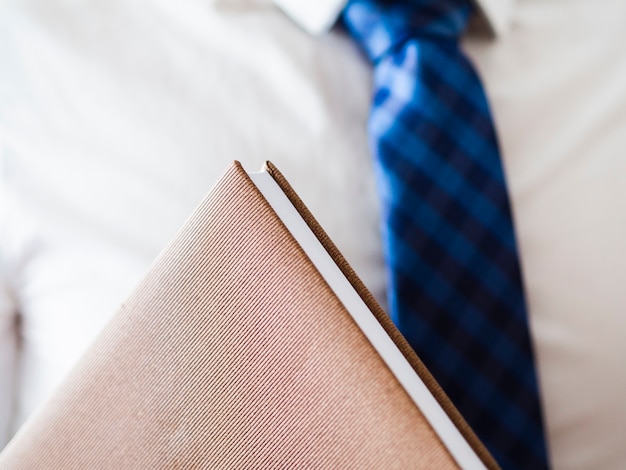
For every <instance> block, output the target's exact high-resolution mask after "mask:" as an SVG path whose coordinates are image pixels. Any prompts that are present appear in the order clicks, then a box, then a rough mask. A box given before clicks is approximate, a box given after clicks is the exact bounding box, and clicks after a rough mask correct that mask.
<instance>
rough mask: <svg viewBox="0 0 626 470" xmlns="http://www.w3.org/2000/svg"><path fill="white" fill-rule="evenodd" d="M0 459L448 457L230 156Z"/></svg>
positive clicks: (118, 463) (363, 463) (198, 462)
mask: <svg viewBox="0 0 626 470" xmlns="http://www.w3.org/2000/svg"><path fill="white" fill-rule="evenodd" d="M0 467H2V468H7V469H9V468H10V469H21V468H23V469H28V468H76V469H79V468H157V467H158V468H164V467H178V468H180V467H184V468H190V467H203V468H424V469H427V468H456V464H455V463H454V461H453V460H452V457H451V456H450V454H449V453H448V452H447V450H446V448H445V447H444V446H443V444H442V443H441V441H440V440H439V439H438V437H437V436H436V435H435V434H434V432H433V430H432V428H431V427H430V425H429V424H428V423H427V421H426V420H425V419H424V417H423V415H422V414H421V413H420V412H419V410H418V408H417V407H415V405H414V404H413V402H412V401H411V399H410V398H409V396H408V395H407V394H406V393H405V392H404V389H403V388H402V387H401V386H400V384H399V383H398V382H397V381H396V380H395V378H394V376H393V375H392V374H391V372H390V371H389V369H387V367H386V366H385V364H384V363H383V361H382V359H381V358H380V356H379V355H378V353H377V352H376V351H375V350H374V349H373V347H372V346H371V345H370V343H369V342H368V341H367V339H366V338H365V336H364V335H363V334H362V333H361V331H360V329H359V328H358V327H357V325H356V324H355V323H354V321H353V320H352V317H350V315H349V314H348V312H347V311H346V310H345V309H344V308H343V306H342V304H341V303H340V302H339V300H338V299H337V298H336V297H335V295H334V294H333V292H332V290H331V289H330V288H329V287H328V285H327V284H326V283H325V281H324V280H323V278H322V277H321V275H320V274H319V273H318V272H317V270H316V269H315V268H314V266H313V265H312V263H311V262H310V261H309V260H308V258H307V257H306V255H305V254H304V252H303V251H302V250H301V249H300V247H299V246H298V245H297V243H296V242H295V240H294V239H293V237H291V235H290V234H289V233H288V232H287V231H286V229H285V227H284V225H282V223H281V222H280V221H279V219H278V218H277V216H276V215H275V214H274V212H273V211H272V209H271V208H270V207H269V205H268V204H267V203H266V202H265V200H264V199H263V197H262V196H261V195H260V193H259V192H258V191H257V190H256V188H255V187H254V185H253V183H252V182H251V181H250V179H249V178H248V177H247V176H246V174H245V172H244V171H243V170H242V169H241V167H240V166H235V165H233V166H232V167H231V168H230V169H229V170H228V171H227V172H226V173H225V175H224V177H223V178H222V179H221V180H220V181H219V182H218V184H217V185H216V186H215V187H214V189H213V190H212V191H211V193H210V195H209V196H208V197H207V199H206V200H205V201H204V202H203V203H202V204H201V205H200V207H199V208H198V209H197V210H196V212H195V213H194V214H193V215H192V217H191V218H190V220H189V221H188V223H187V224H186V225H185V227H184V228H183V229H182V230H181V232H180V233H179V234H178V235H177V237H176V238H175V239H174V240H173V242H172V243H171V244H170V245H169V247H168V248H167V249H166V250H165V251H164V252H163V253H162V254H161V255H160V256H159V258H158V259H157V261H156V262H155V263H154V265H153V266H152V267H151V269H150V270H149V272H148V274H147V275H146V277H145V278H144V279H143V280H142V282H141V283H140V285H139V287H138V288H137V290H136V291H135V292H134V293H133V294H132V295H131V297H130V298H129V299H128V300H127V301H126V302H125V303H124V305H123V307H122V309H121V310H120V312H119V313H118V314H117V316H116V317H115V318H114V320H113V321H112V323H111V324H110V325H109V326H108V327H107V328H106V329H105V331H104V333H103V334H102V336H101V337H100V338H98V339H97V340H96V342H95V343H94V345H93V346H91V347H90V349H89V351H88V352H87V354H86V356H85V358H84V359H83V360H82V361H81V362H80V364H79V366H78V368H77V369H76V370H74V371H73V372H72V374H71V375H70V377H69V380H68V381H67V382H66V383H65V384H64V385H63V386H62V387H61V388H60V390H59V391H58V392H57V393H56V394H55V396H54V398H53V399H52V401H51V402H50V403H49V404H48V405H47V406H46V407H45V408H44V409H43V411H42V412H41V414H36V415H35V416H34V417H33V419H32V420H30V421H29V422H28V423H27V424H26V425H25V426H24V427H23V428H22V430H21V431H20V433H19V434H18V436H17V437H16V438H15V439H14V440H13V441H12V442H11V443H10V444H9V446H8V447H7V448H6V449H5V452H4V453H3V454H2V456H0Z"/></svg>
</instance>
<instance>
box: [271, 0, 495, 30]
mask: <svg viewBox="0 0 626 470" xmlns="http://www.w3.org/2000/svg"><path fill="white" fill-rule="evenodd" d="M495 1H496V2H497V1H498V0H495ZM274 3H275V4H276V5H278V6H279V7H280V8H281V9H282V10H283V11H284V12H285V13H286V14H287V15H288V16H289V17H290V18H291V19H292V20H293V21H294V22H296V23H297V24H298V25H299V26H300V27H301V28H302V29H304V30H305V31H307V32H308V33H309V34H316V35H317V34H322V33H325V32H326V31H328V30H329V29H330V28H331V27H332V25H333V24H334V23H335V22H336V21H337V18H338V17H339V14H340V13H341V10H343V7H344V6H345V5H346V3H347V0H274Z"/></svg>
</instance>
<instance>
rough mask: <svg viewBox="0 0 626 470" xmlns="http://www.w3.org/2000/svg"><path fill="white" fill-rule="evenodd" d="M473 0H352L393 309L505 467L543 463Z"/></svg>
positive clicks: (349, 18) (350, 17) (350, 22)
mask: <svg viewBox="0 0 626 470" xmlns="http://www.w3.org/2000/svg"><path fill="white" fill-rule="evenodd" d="M471 10H472V7H471V4H470V3H469V1H466V0H412V1H408V0H407V1H397V0H396V1H389V0H387V1H383V0H378V1H375V0H349V1H348V4H347V6H346V8H345V10H344V14H343V20H344V23H345V25H346V27H347V28H348V30H349V31H350V33H351V34H352V36H354V38H355V39H356V40H357V41H358V42H359V43H360V44H361V46H362V47H363V48H364V50H365V52H366V53H367V55H368V56H369V58H370V59H371V61H372V62H373V64H374V97H373V104H372V111H371V114H370V119H369V126H368V127H369V129H368V131H369V137H370V145H371V148H372V152H373V154H374V157H375V168H376V172H377V179H378V185H379V190H380V193H381V197H382V211H383V241H384V247H385V256H386V260H387V264H388V267H389V280H388V284H389V308H390V313H391V316H392V318H393V320H394V321H395V323H396V324H397V325H398V327H399V329H400V330H401V331H402V333H403V334H404V335H405V337H406V338H407V340H408V341H409V342H410V344H411V345H412V346H413V348H414V349H415V351H416V352H417V353H418V355H419V356H420V357H421V358H422V360H423V361H424V363H425V364H426V366H427V367H428V368H429V369H430V370H431V372H432V373H433V375H434V376H435V378H436V379H437V381H438V382H439V383H440V385H441V386H442V387H443V389H444V390H445V391H446V393H447V394H448V396H449V397H450V399H451V400H452V401H453V403H454V404H455V405H456V406H457V408H458V409H459V411H460V412H461V414H462V415H463V416H464V417H465V419H466V420H467V421H468V423H469V424H470V426H471V427H472V428H473V429H474V431H475V432H476V434H477V435H478V436H479V437H480V438H481V440H482V441H483V442H484V444H485V445H486V446H487V448H488V449H489V450H490V451H491V453H492V454H493V456H494V458H495V459H496V460H497V461H498V463H499V464H500V465H501V466H502V467H503V468H511V469H522V468H528V469H541V468H547V466H548V459H547V452H546V444H545V440H544V431H543V421H542V413H541V406H540V401H539V394H538V386H537V379H536V374H535V369H534V360H533V352H532V347H531V342H530V338H529V333H528V320H527V316H526V305H525V301H524V293H523V289H522V281H521V275H520V267H519V260H518V256H517V250H516V243H515V235H514V231H513V224H512V219H511V213H510V208H509V201H508V196H507V192H506V186H505V181H504V174H503V170H502V163H501V161H500V156H499V151H498V144H497V140H496V135H495V131H494V128H493V124H492V122H491V116H490V112H489V108H488V105H487V100H486V97H485V94H484V91H483V89H482V86H481V84H480V81H479V79H478V77H477V75H476V73H475V72H474V70H473V68H472V66H471V65H470V64H469V62H468V61H467V59H466V58H465V57H464V55H463V54H462V52H461V51H460V49H459V45H458V38H459V36H460V35H461V33H462V32H463V31H464V30H465V27H466V24H467V20H468V18H469V16H470V14H471V12H472V11H471Z"/></svg>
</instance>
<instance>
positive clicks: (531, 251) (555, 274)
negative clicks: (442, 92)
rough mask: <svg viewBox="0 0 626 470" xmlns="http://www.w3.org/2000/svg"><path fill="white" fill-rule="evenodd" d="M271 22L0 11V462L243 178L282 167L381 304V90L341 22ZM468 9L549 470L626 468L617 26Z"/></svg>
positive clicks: (623, 96) (295, 15) (57, 9)
mask: <svg viewBox="0 0 626 470" xmlns="http://www.w3.org/2000/svg"><path fill="white" fill-rule="evenodd" d="M275 3H276V4H278V5H279V7H280V8H278V7H276V6H275V5H274V3H273V2H272V1H270V0H185V1H181V2H169V1H166V0H153V1H151V2H127V1H124V0H112V1H109V2H97V1H95V0H85V1H82V2H75V1H72V0H56V1H55V2H50V1H49V0H20V1H18V0H0V71H1V72H0V445H1V442H2V439H3V433H4V435H5V438H6V436H7V435H8V434H9V432H13V431H14V430H15V428H16V427H17V426H18V425H19V424H20V423H22V422H23V421H24V419H26V417H27V416H28V415H29V414H30V413H31V412H32V410H33V409H34V408H36V407H37V406H39V405H40V404H41V402H42V401H43V400H45V398H46V397H47V396H48V395H49V394H50V393H51V391H52V390H53V389H54V387H55V386H56V384H57V383H58V381H59V380H61V378H62V377H63V374H64V373H65V372H66V371H67V369H68V368H69V367H71V365H72V364H73V363H74V362H75V361H76V359H77V358H78V357H79V355H80V352H81V351H82V350H83V349H84V348H85V347H86V346H87V345H88V344H89V342H90V341H91V339H92V338H93V336H94V335H96V334H97V332H98V331H99V329H100V328H101V326H102V325H103V324H104V323H105V322H106V321H107V319H108V318H109V317H110V315H111V314H112V313H113V312H114V311H115V309H116V308H117V306H118V305H119V304H120V302H121V301H122V300H123V299H124V298H125V296H126V295H127V294H128V292H129V291H130V289H132V286H133V285H134V283H135V282H136V281H137V280H138V279H139V278H140V277H141V275H142V273H143V272H144V270H145V269H146V268H147V266H148V265H149V263H150V262H151V261H152V259H154V257H155V256H156V254H157V253H158V252H159V250H160V249H161V248H162V247H163V246H164V245H165V243H166V242H167V240H168V239H169V238H170V237H171V236H172V234H173V233H174V232H175V231H176V229H177V228H178V227H179V226H180V225H181V224H182V223H183V222H184V220H185V218H186V216H187V215H188V214H189V213H190V212H191V210H192V209H193V207H194V206H195V204H196V203H197V202H198V201H199V200H200V199H201V198H202V196H203V194H204V193H206V192H207V190H208V188H209V187H210V185H211V184H212V183H213V181H215V180H216V179H217V177H218V175H219V174H220V173H221V171H222V170H223V168H225V167H226V165H227V164H228V163H229V162H230V161H232V160H233V159H238V160H240V161H242V163H243V164H244V166H245V167H246V168H248V169H250V170H253V169H255V168H258V167H260V165H261V163H262V162H263V161H264V160H266V159H269V160H272V161H273V162H274V163H276V164H277V166H278V167H279V168H280V169H281V170H282V171H283V172H284V173H285V175H286V176H287V178H288V179H289V180H290V182H291V183H292V184H293V186H294V187H295V188H296V190H297V191H298V192H299V193H300V194H301V196H302V197H303V199H304V201H305V202H306V203H307V205H309V207H310V208H311V210H312V212H313V213H314V214H315V215H316V216H317V217H318V219H319V220H320V222H321V223H322V225H323V226H324V227H325V228H326V229H327V230H328V232H329V234H330V235H331V237H332V238H333V239H334V240H335V241H336V243H337V244H338V246H339V248H340V249H342V251H344V253H345V255H346V257H347V258H348V260H349V261H350V262H351V263H352V264H353V265H354V267H355V269H356V271H357V272H358V273H359V274H360V275H361V276H362V278H363V279H364V281H365V283H366V284H367V285H368V286H369V287H370V288H371V290H372V291H373V293H374V294H375V295H376V296H377V297H378V298H379V299H381V300H383V299H384V290H385V274H384V265H383V260H382V256H381V253H380V240H379V235H378V212H377V210H378V209H377V197H376V190H375V185H374V181H373V175H372V170H371V166H370V157H369V152H368V149H367V137H366V134H365V125H366V120H367V115H368V110H369V100H370V91H371V82H370V73H371V67H370V65H369V64H368V63H367V61H366V60H365V59H364V57H363V56H362V54H361V53H360V52H359V51H358V49H357V48H356V47H355V45H354V44H353V43H352V42H351V41H350V39H349V38H347V37H346V36H345V35H344V34H342V32H341V31H338V30H336V29H332V30H330V31H329V28H330V27H331V26H332V24H333V23H334V21H335V19H336V17H337V15H338V13H339V11H340V10H341V8H342V6H343V3H344V2H343V1H337V0H317V1H315V2H312V1H305V0H275ZM480 9H481V11H482V12H483V14H484V18H485V19H486V23H487V24H488V25H489V27H490V28H491V29H492V31H493V32H494V33H495V36H496V37H495V38H493V37H486V36H484V35H476V36H471V35H468V36H467V37H466V38H465V39H464V42H463V47H464V49H465V50H466V52H467V53H468V54H469V56H470V57H471V59H472V60H473V62H474V63H475V65H476V66H477V68H478V70H479V72H480V75H481V76H482V78H483V81H484V84H485V87H486V90H487V94H488V96H489V99H490V103H491V106H492V110H493V114H494V118H495V121H496V127H497V129H498V134H499V137H500V141H501V146H502V154H503V159H504V164H505V171H506V174H507V183H508V188H509V192H510V195H511V199H512V204H513V209H514V216H515V222H516V229H517V233H518V239H519V245H520V252H521V255H522V267H523V271H524V279H525V285H526V288H527V294H528V299H529V305H530V321H531V327H532V333H533V337H534V342H535V346H536V351H537V355H538V362H539V373H540V381H541V387H542V394H543V400H544V404H545V412H546V418H547V426H548V437H549V445H550V450H551V456H552V461H553V464H554V466H555V468H616V469H617V468H621V467H622V466H623V462H625V461H626V446H624V445H623V444H624V443H623V436H625V435H626V406H624V404H623V397H624V396H626V376H624V374H623V373H621V370H622V361H623V360H624V359H625V358H626V316H625V315H624V314H623V312H624V307H625V306H626V289H624V288H623V283H624V281H625V280H626V251H625V250H624V249H623V248H622V245H623V240H625V239H626V211H625V210H624V201H626V185H624V184H623V179H624V176H623V175H625V174H626V155H625V153H626V151H625V150H624V149H626V56H625V55H624V54H623V44H624V43H626V28H624V27H623V24H624V18H625V17H626V4H625V3H624V2H623V0H569V1H564V0H560V1H559V0H520V1H519V2H514V1H505V0H483V1H481V2H480ZM289 17H290V18H291V19H290V18H289ZM18 311H19V313H20V316H19V322H18V320H17V318H18V317H17V315H16V314H17V312H18ZM9 426H11V430H10V431H9Z"/></svg>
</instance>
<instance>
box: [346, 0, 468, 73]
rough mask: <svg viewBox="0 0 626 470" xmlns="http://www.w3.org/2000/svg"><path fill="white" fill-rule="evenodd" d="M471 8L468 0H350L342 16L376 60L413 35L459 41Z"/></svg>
mask: <svg viewBox="0 0 626 470" xmlns="http://www.w3.org/2000/svg"><path fill="white" fill-rule="evenodd" d="M471 11H472V6H471V4H470V2H469V0H348V4H347V5H346V8H345V9H344V12H343V19H344V22H345V24H346V27H347V28H348V30H349V31H350V33H351V35H352V36H353V37H354V38H355V39H356V40H357V41H358V43H359V44H360V45H361V46H362V47H363V48H364V49H365V51H366V52H367V55H368V56H369V58H370V59H371V60H372V61H373V62H376V61H377V60H378V59H379V58H380V57H381V56H383V55H384V54H385V53H386V52H387V51H389V50H391V49H393V48H394V47H396V46H398V45H400V44H402V43H403V42H404V41H406V40H408V39H410V38H424V39H435V40H456V39H457V38H458V37H459V36H460V35H461V34H462V33H463V31H464V30H465V26H466V25H467V20H468V18H469V16H470V14H471Z"/></svg>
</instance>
